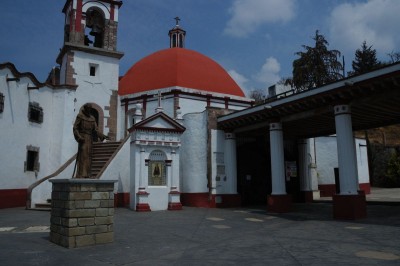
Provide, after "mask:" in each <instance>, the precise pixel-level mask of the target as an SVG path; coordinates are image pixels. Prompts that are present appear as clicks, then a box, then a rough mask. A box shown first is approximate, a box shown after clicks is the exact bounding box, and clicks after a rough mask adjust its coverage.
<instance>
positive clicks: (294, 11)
mask: <svg viewBox="0 0 400 266" xmlns="http://www.w3.org/2000/svg"><path fill="white" fill-rule="evenodd" d="M123 2H124V3H123V5H122V7H121V9H120V14H119V16H120V17H119V32H118V50H119V51H122V52H124V53H125V56H124V57H123V58H122V59H121V64H120V75H123V74H125V72H126V71H127V70H128V69H129V68H130V67H131V66H132V65H133V64H134V63H135V62H137V61H138V60H140V59H141V58H143V57H145V56H147V55H149V54H151V53H153V52H156V51H158V50H161V49H164V48H168V46H169V39H168V35H167V34H168V30H170V29H171V28H172V27H173V26H174V25H175V20H174V19H173V18H174V17H176V16H179V17H180V18H181V19H182V20H181V23H180V24H181V26H182V27H183V28H184V29H185V30H186V31H187V38H186V48H188V49H193V50H196V51H198V52H200V53H203V54H204V55H206V56H209V57H210V58H212V59H214V60H216V61H217V62H218V63H220V64H221V65H222V66H223V67H224V68H225V69H226V70H227V71H228V72H229V73H230V74H231V75H232V77H233V78H234V79H235V80H236V81H237V82H238V84H239V85H240V86H241V87H242V89H244V91H246V92H247V91H251V90H253V89H265V88H267V87H268V86H270V85H272V84H274V83H276V82H277V81H278V80H279V79H280V78H282V77H288V76H291V73H292V62H293V60H295V59H296V58H297V57H296V56H295V53H296V52H298V51H303V48H302V45H309V46H312V45H313V41H312V37H313V36H314V35H315V31H316V30H319V31H320V33H321V34H323V35H324V36H325V38H326V39H327V40H328V42H329V49H337V50H339V51H341V52H342V54H343V55H344V56H345V61H346V71H350V70H351V61H352V60H353V59H354V53H355V50H356V49H357V48H360V47H361V44H362V42H363V41H364V40H365V41H367V44H368V45H372V46H373V48H374V49H376V50H377V56H378V58H379V59H380V60H382V61H389V59H390V58H389V57H388V56H387V54H388V53H390V52H393V51H394V52H400V34H399V33H400V30H399V28H398V27H399V26H398V25H400V15H399V14H400V1H399V0H348V1H342V0H125V1H123ZM64 3H65V1H64V0H35V1H32V0H1V9H0V36H1V40H0V62H12V63H13V64H15V65H16V67H17V69H18V70H19V71H21V72H25V71H28V72H32V73H33V74H35V75H36V77H37V78H38V79H39V80H40V81H44V80H45V78H46V77H47V74H48V73H49V71H50V69H51V68H52V67H53V66H55V65H56V62H55V59H56V57H57V54H58V52H59V49H60V48H61V47H62V41H63V24H64V14H63V13H62V12H61V10H62V8H63V6H64Z"/></svg>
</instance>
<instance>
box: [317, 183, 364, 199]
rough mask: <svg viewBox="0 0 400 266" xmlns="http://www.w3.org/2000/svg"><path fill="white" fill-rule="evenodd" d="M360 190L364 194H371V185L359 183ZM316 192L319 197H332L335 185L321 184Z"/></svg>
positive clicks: (334, 192)
mask: <svg viewBox="0 0 400 266" xmlns="http://www.w3.org/2000/svg"><path fill="white" fill-rule="evenodd" d="M359 186H360V190H363V191H364V192H365V194H370V193H371V185H370V183H361V184H359ZM318 190H319V191H320V194H321V197H332V196H333V195H335V194H336V185H335V184H323V185H318Z"/></svg>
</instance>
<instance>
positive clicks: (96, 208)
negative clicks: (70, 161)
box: [50, 179, 117, 248]
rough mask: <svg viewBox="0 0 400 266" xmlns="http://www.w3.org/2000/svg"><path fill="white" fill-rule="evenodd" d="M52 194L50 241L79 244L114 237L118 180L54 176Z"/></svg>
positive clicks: (89, 244)
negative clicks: (56, 177) (115, 191)
mask: <svg viewBox="0 0 400 266" xmlns="http://www.w3.org/2000/svg"><path fill="white" fill-rule="evenodd" d="M50 182H52V183H53V190H52V194H51V220H50V224H51V226H50V241H51V242H53V243H55V244H57V245H60V246H63V247H66V248H76V247H83V246H91V245H98V244H105V243H111V242H113V241H114V228H113V226H114V183H115V182H117V181H116V180H97V179H55V180H50Z"/></svg>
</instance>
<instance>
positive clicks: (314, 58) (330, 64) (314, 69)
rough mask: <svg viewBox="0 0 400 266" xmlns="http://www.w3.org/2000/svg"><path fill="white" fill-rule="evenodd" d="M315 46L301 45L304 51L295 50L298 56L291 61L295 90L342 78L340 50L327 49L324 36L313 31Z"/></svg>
mask: <svg viewBox="0 0 400 266" xmlns="http://www.w3.org/2000/svg"><path fill="white" fill-rule="evenodd" d="M313 40H314V41H315V46H314V47H310V46H306V45H303V46H302V47H303V48H304V49H305V51H304V52H297V53H296V55H298V56H299V57H300V58H298V59H296V60H294V61H293V85H294V88H295V89H296V90H297V91H302V90H307V89H310V88H314V87H319V86H322V85H324V84H326V83H329V82H333V81H336V80H338V79H341V78H343V75H342V74H341V71H342V70H343V66H342V64H341V63H340V62H339V61H338V57H340V52H339V51H338V50H328V45H329V43H328V42H327V41H326V39H325V37H324V36H323V35H321V34H319V32H318V30H317V31H316V32H315V36H314V38H313Z"/></svg>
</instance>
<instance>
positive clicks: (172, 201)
mask: <svg viewBox="0 0 400 266" xmlns="http://www.w3.org/2000/svg"><path fill="white" fill-rule="evenodd" d="M175 157H176V151H175V150H174V149H173V150H172V151H171V160H170V162H169V166H168V164H167V166H168V169H169V174H170V177H171V190H170V192H169V194H168V210H170V211H179V210H182V203H181V193H180V192H179V190H178V185H177V184H178V181H177V175H176V173H175V171H174V166H175V164H176V163H177V160H176V159H175Z"/></svg>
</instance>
